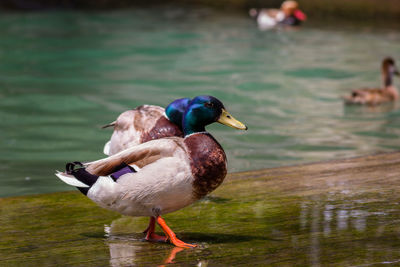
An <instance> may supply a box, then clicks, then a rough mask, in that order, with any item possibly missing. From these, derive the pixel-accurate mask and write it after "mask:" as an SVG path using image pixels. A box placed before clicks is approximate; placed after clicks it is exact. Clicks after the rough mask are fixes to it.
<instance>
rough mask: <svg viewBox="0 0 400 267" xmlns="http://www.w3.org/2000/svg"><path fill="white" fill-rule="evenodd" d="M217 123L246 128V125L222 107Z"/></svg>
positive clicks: (241, 128) (239, 128)
mask: <svg viewBox="0 0 400 267" xmlns="http://www.w3.org/2000/svg"><path fill="white" fill-rule="evenodd" d="M217 121H218V122H219V123H221V124H224V125H226V126H230V127H232V128H235V129H238V130H247V126H246V125H244V124H243V123H241V122H240V121H238V120H237V119H235V118H234V117H233V116H232V115H231V114H229V112H228V111H226V110H225V109H222V113H221V116H220V117H219V119H218V120H217Z"/></svg>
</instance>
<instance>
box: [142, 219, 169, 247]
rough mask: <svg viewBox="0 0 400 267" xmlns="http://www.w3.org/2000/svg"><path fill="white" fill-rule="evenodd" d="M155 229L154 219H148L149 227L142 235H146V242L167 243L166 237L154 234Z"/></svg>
mask: <svg viewBox="0 0 400 267" xmlns="http://www.w3.org/2000/svg"><path fill="white" fill-rule="evenodd" d="M155 227H156V219H155V218H154V217H150V222H149V226H148V227H147V229H146V230H144V233H145V234H146V240H147V241H153V242H167V240H168V238H167V237H166V236H161V235H157V234H155V233H154V229H155Z"/></svg>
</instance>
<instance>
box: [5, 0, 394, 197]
mask: <svg viewBox="0 0 400 267" xmlns="http://www.w3.org/2000/svg"><path fill="white" fill-rule="evenodd" d="M161 3H163V4H161ZM166 3H168V4H166ZM280 3H281V1H244V0H243V1H241V0H232V1H227V0H225V1H224V0H221V1H207V0H194V1H190V3H189V2H188V1H152V2H150V3H149V2H146V3H144V2H143V1H127V0H126V1H116V0H113V1H111V0H110V1H105V0H104V1H94V0H91V1H90V0H87V1H83V0H81V1H79V0H71V1H67V0H64V1H45V0H43V1H39V0H38V1H27V0H25V1H24V0H3V1H1V2H0V7H1V8H0V121H1V126H0V151H1V152H0V160H1V161H0V162H1V164H0V197H4V196H11V195H23V194H33V193H43V192H54V191H65V190H71V188H70V187H69V186H67V185H65V184H64V183H62V182H61V181H59V180H58V179H57V178H56V177H55V176H54V172H55V170H57V169H58V170H63V169H64V166H65V163H67V162H70V161H76V160H78V161H90V160H95V159H98V158H101V157H103V156H104V155H103V154H102V151H103V145H104V144H105V142H106V141H108V139H109V138H110V136H111V133H112V131H111V130H110V129H101V126H102V125H105V124H107V123H109V122H111V121H113V120H115V118H116V117H117V116H118V115H119V114H120V113H121V112H123V111H125V110H127V109H130V108H134V107H136V106H138V105H142V104H155V105H160V106H164V107H165V106H166V105H167V104H168V103H169V102H171V101H173V100H174V99H176V98H181V97H194V96H196V95H201V94H210V95H214V96H216V97H218V98H219V99H221V100H222V101H223V102H224V104H225V106H226V107H227V109H228V110H229V111H230V112H231V113H232V115H234V116H235V117H236V118H238V119H239V120H241V121H243V122H244V123H246V124H247V125H248V126H249V131H247V132H239V131H234V130H232V129H229V128H227V127H224V126H221V125H212V126H210V127H208V130H209V131H210V132H211V133H212V134H213V135H214V136H215V137H216V138H217V140H218V141H219V142H220V143H221V144H222V146H223V147H224V149H225V151H226V153H227V156H228V166H229V171H230V172H236V171H245V170H254V169H262V168H269V167H275V166H282V165H293V164H300V163H307V162H316V161H322V160H333V159H340V158H348V157H354V156H362V155H369V154H374V153H379V152H389V151H395V150H398V149H400V138H399V136H400V109H399V107H398V105H397V104H387V105H380V106H376V107H361V106H345V105H344V104H343V101H342V99H341V97H342V96H343V95H345V94H348V93H349V92H350V90H351V89H355V88H359V87H379V86H380V84H381V81H380V79H381V77H380V64H381V60H382V59H383V57H385V56H392V57H393V58H394V59H395V60H396V59H397V60H398V61H399V60H400V57H399V55H400V46H399V45H398V44H399V42H400V32H399V26H400V5H399V4H398V1H396V0H385V1H375V0H369V1H366V0H352V1H345V0H338V1H329V2H328V1H321V0H308V1H307V0H304V1H299V4H300V6H301V8H302V10H303V11H304V12H305V13H306V14H307V16H308V20H307V21H306V22H305V23H304V24H303V25H302V26H301V27H300V28H297V29H283V28H278V29H272V30H268V31H261V30H260V29H259V28H258V27H257V24H256V22H255V20H254V19H253V18H251V17H250V16H249V14H248V11H249V8H253V7H255V8H259V7H279V5H280ZM396 83H397V84H399V81H398V80H395V84H396Z"/></svg>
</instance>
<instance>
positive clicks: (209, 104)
mask: <svg viewBox="0 0 400 267" xmlns="http://www.w3.org/2000/svg"><path fill="white" fill-rule="evenodd" d="M204 106H205V107H206V108H212V107H214V104H213V103H210V102H206V103H204Z"/></svg>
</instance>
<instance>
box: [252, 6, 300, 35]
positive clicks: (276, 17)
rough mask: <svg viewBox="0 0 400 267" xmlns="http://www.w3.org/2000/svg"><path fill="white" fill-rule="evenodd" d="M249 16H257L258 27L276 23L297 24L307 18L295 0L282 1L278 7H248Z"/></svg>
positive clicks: (270, 26) (267, 27)
mask: <svg viewBox="0 0 400 267" xmlns="http://www.w3.org/2000/svg"><path fill="white" fill-rule="evenodd" d="M249 14H250V16H251V17H257V24H258V26H259V28H260V29H269V28H272V27H275V26H277V25H289V26H298V25H300V24H301V23H302V22H303V21H305V20H306V19H307V16H306V15H305V14H304V13H303V12H302V11H301V10H300V9H299V4H298V3H297V2H296V1H291V0H289V1H284V2H283V3H282V5H281V8H280V9H274V8H267V9H265V8H263V9H260V10H257V9H255V8H252V9H250V11H249Z"/></svg>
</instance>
